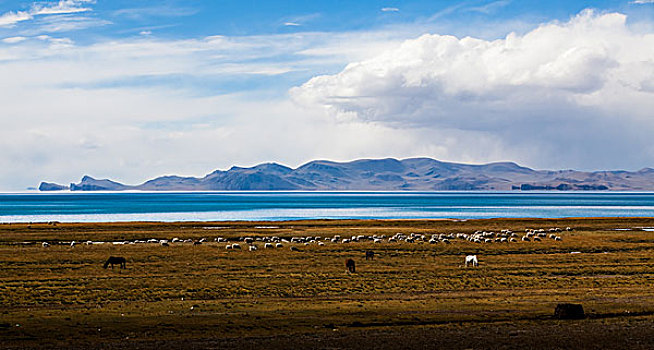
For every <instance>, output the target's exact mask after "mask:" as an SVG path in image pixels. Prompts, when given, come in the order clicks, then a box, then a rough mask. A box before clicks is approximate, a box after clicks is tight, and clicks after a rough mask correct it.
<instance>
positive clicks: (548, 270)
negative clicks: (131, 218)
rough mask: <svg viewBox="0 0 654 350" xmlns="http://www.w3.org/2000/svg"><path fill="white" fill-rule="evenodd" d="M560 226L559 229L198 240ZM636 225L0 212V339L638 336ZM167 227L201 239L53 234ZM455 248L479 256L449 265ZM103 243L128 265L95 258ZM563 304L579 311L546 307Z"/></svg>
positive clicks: (188, 344) (156, 342) (643, 290)
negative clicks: (105, 218) (409, 237)
mask: <svg viewBox="0 0 654 350" xmlns="http://www.w3.org/2000/svg"><path fill="white" fill-rule="evenodd" d="M262 226H264V227H267V228H262ZM270 226H274V227H276V228H269V227H270ZM568 226H569V227H572V228H574V231H571V232H563V233H562V234H561V235H562V237H563V241H561V242H557V241H553V240H549V239H546V240H544V241H542V242H522V241H521V242H517V243H502V244H500V243H484V244H478V243H471V242H467V241H461V240H455V241H453V242H452V244H443V243H438V244H428V243H404V242H400V243H380V244H375V243H372V242H361V243H349V244H336V243H331V242H327V243H326V244H325V245H324V246H318V245H316V244H311V245H308V246H304V245H301V244H297V245H295V246H297V247H298V248H299V249H300V251H299V252H293V251H290V250H289V246H290V245H291V244H285V247H284V248H280V249H265V250H264V249H261V248H262V244H261V243H259V244H258V245H259V248H260V249H259V250H258V251H255V252H250V251H246V250H243V251H237V250H236V251H234V250H226V249H225V245H226V243H215V242H212V240H213V238H214V237H218V236H220V237H224V238H227V239H230V240H234V241H236V240H238V239H239V237H246V236H247V237H265V236H273V235H275V236H279V237H285V238H290V237H292V236H321V237H332V236H333V235H336V234H339V235H341V236H343V237H346V236H352V235H373V234H374V235H382V234H385V235H387V236H388V235H392V234H395V233H397V232H402V233H407V234H408V233H410V232H415V233H424V234H433V233H450V232H464V233H470V232H474V231H476V230H487V231H491V230H493V231H499V230H501V229H511V230H513V231H517V232H523V231H524V230H525V229H526V228H551V227H568ZM641 227H654V219H652V218H630V219H623V218H616V219H560V220H538V219H529V220H517V219H496V220H470V221H450V220H416V221H414V220H388V221H387V220H383V221H329V220H325V221H292V222H274V223H270V222H267V223H266V222H217V223H112V224H81V223H80V224H57V225H49V224H31V225H28V224H3V225H0V339H1V340H2V342H1V343H0V347H2V348H108V349H113V348H160V349H165V348H376V349H387V348H388V349H392V348H441V347H448V348H454V349H457V348H571V347H578V348H597V349H600V348H602V349H606V348H620V349H622V348H627V346H629V348H630V349H651V348H654V232H651V231H644V230H641V229H640V228H641ZM615 229H630V230H620V231H617V230H615ZM173 237H178V238H181V239H192V240H198V239H200V238H207V239H208V241H209V242H207V243H204V244H202V245H197V246H194V245H192V244H190V243H174V244H171V246H170V247H162V246H160V245H159V244H127V245H117V244H111V243H107V244H95V245H77V246H75V247H73V248H71V247H70V246H69V245H68V244H67V242H70V241H72V240H75V241H78V242H80V241H86V240H93V241H107V242H111V241H124V240H136V239H139V240H143V239H150V238H156V239H172V238H173ZM41 242H50V243H51V246H50V247H49V248H43V247H42V246H41ZM59 243H64V244H59ZM366 250H373V251H375V253H376V258H375V259H374V260H372V261H366V260H365V259H364V252H365V251H366ZM571 252H575V253H573V254H571ZM576 252H578V253H576ZM466 254H477V256H478V257H479V260H480V266H479V267H478V268H464V267H462V266H461V265H462V263H463V257H464V256H465V255H466ZM110 255H113V256H124V257H125V258H127V269H126V270H122V271H121V270H119V269H118V268H116V269H114V270H111V269H106V270H105V269H103V268H102V264H103V262H104V260H106V258H107V257H108V256H110ZM346 258H353V259H355V260H356V262H357V273H355V274H347V273H346V272H345V267H344V260H345V259H346ZM561 302H575V303H581V304H582V305H583V306H584V309H585V311H586V313H587V315H588V317H587V318H586V319H583V320H575V321H569V320H557V319H554V317H553V311H554V307H555V306H556V304H557V303H561Z"/></svg>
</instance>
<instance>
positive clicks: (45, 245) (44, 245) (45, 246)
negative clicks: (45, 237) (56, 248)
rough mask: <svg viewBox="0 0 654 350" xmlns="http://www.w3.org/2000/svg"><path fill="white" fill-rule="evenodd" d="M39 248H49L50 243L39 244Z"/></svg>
mask: <svg viewBox="0 0 654 350" xmlns="http://www.w3.org/2000/svg"><path fill="white" fill-rule="evenodd" d="M41 246H42V247H43V248H48V247H49V246H50V243H48V242H43V243H41Z"/></svg>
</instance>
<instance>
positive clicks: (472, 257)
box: [466, 255, 479, 267]
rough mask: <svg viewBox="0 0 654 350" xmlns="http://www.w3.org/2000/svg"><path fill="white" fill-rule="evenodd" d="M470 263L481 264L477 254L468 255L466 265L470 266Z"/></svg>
mask: <svg viewBox="0 0 654 350" xmlns="http://www.w3.org/2000/svg"><path fill="white" fill-rule="evenodd" d="M468 264H472V266H475V267H476V266H479V260H477V256H476V255H467V256H466V267H468Z"/></svg>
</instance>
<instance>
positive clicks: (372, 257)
mask: <svg viewBox="0 0 654 350" xmlns="http://www.w3.org/2000/svg"><path fill="white" fill-rule="evenodd" d="M368 259H370V260H375V252H373V251H372V250H366V260H368Z"/></svg>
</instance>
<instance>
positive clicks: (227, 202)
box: [0, 192, 654, 222]
mask: <svg viewBox="0 0 654 350" xmlns="http://www.w3.org/2000/svg"><path fill="white" fill-rule="evenodd" d="M582 216H591V217H605V216H606V217H609V216H612V217H616V216H624V217H629V216H631V217H634V216H641V217H642V216H647V217H654V193H615V192H602V193H588V192H581V193H580V192H556V193H552V192H547V193H537V192H202V193H198V192H192V193H188V192H186V193H140V192H139V193H134V192H120V193H95V192H86V193H80V192H74V193H68V192H65V193H15V194H0V222H41V221H62V222H90V221H92V222H108V221H213V220H298V219H410V218H432V219H434V218H456V219H478V218H501V217H515V218H531V217H553V218H556V217H582Z"/></svg>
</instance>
